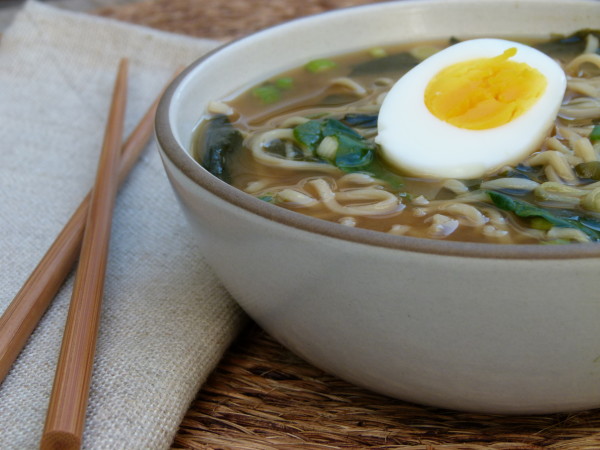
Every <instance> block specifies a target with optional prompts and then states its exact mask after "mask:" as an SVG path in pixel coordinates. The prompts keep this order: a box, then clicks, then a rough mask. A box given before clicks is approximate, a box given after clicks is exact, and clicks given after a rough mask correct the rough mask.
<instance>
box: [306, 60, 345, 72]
mask: <svg viewBox="0 0 600 450" xmlns="http://www.w3.org/2000/svg"><path fill="white" fill-rule="evenodd" d="M334 67H337V64H336V63H335V61H332V60H331V59H314V60H312V61H310V62H308V63H307V64H306V65H305V66H304V68H305V69H306V70H308V71H309V72H311V73H320V72H324V71H326V70H330V69H333V68H334Z"/></svg>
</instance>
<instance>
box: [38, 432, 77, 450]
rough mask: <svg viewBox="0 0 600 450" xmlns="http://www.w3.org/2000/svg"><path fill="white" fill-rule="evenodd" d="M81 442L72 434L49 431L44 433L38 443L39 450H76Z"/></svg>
mask: <svg viewBox="0 0 600 450" xmlns="http://www.w3.org/2000/svg"><path fill="white" fill-rule="evenodd" d="M79 448H81V440H80V439H79V437H77V436H75V435H73V434H72V433H67V432H65V431H50V432H47V433H44V435H43V436H42V441H41V442H40V450H78V449H79Z"/></svg>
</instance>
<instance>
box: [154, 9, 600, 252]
mask: <svg viewBox="0 0 600 450" xmlns="http://www.w3.org/2000/svg"><path fill="white" fill-rule="evenodd" d="M480 1H493V0H480ZM522 1H523V0H522ZM527 1H529V2H531V3H547V0H527ZM571 1H573V0H571ZM415 2H421V3H422V0H404V1H403V2H401V3H404V4H411V3H415ZM428 2H429V3H446V4H447V3H452V1H448V0H445V1H442V0H429V1H428ZM455 2H456V3H461V2H460V0H458V1H456V0H455ZM467 2H468V0H467ZM392 3H396V2H392ZM574 3H584V4H586V3H594V1H581V2H577V1H575V2H574ZM385 5H386V2H383V3H374V4H367V5H358V6H352V7H349V8H341V9H337V10H332V11H327V12H324V13H320V14H318V15H319V16H322V15H331V14H340V13H343V11H345V10H348V9H356V8H381V7H385ZM311 17H313V15H311V16H305V17H301V18H297V19H293V20H290V21H287V22H284V23H280V24H277V25H274V26H271V27H268V28H265V29H263V30H260V31H257V32H255V33H252V34H249V35H247V36H244V37H241V38H239V39H235V40H233V41H231V42H228V43H226V44H224V45H222V46H220V47H218V48H216V49H215V50H213V51H211V52H209V53H207V54H205V55H204V56H202V57H200V58H199V59H197V60H196V61H194V62H193V63H192V64H191V65H189V66H188V67H187V68H186V69H185V70H183V71H182V72H181V73H180V74H179V75H178V76H177V77H176V78H175V79H174V80H173V81H172V82H171V84H170V85H169V86H168V88H167V89H166V90H165V92H164V94H163V96H162V98H161V101H160V103H159V105H158V108H157V112H156V119H155V134H156V139H157V141H158V143H159V146H160V147H161V149H162V150H163V154H164V156H165V157H167V158H168V159H169V161H170V162H171V163H172V164H173V165H174V166H175V167H177V168H178V170H180V171H181V172H182V173H183V174H184V175H185V176H186V177H188V178H189V179H190V180H191V181H192V182H194V183H195V184H197V185H199V186H200V187H202V188H203V189H205V190H206V191H208V192H210V193H211V194H213V195H215V196H217V197H218V198H220V199H221V200H223V201H224V202H226V203H229V204H231V205H234V206H236V207H238V208H241V209H242V210H244V211H246V212H247V213H250V214H253V215H256V216H259V217H262V218H264V219H265V220H269V221H273V222H276V223H279V224H281V225H284V226H288V227H292V228H296V229H299V230H303V231H306V232H309V233H314V234H318V235H323V236H327V237H330V238H334V239H340V240H343V241H348V242H354V243H358V244H364V245H368V246H376V247H383V248H387V249H395V250H403V251H409V252H418V253H429V254H437V255H448V256H462V257H472V258H492V259H581V258H598V257H600V242H592V243H573V244H565V245H541V244H488V243H476V242H459V241H446V240H437V239H426V238H415V237H410V236H398V235H392V234H389V233H384V232H380V231H372V230H368V229H364V228H354V227H348V226H344V225H341V224H338V223H335V222H328V221H325V220H322V219H317V218H314V217H310V216H306V215H303V214H301V213H296V212H294V211H290V210H287V209H285V208H282V207H279V206H276V205H272V204H270V203H268V202H265V201H262V200H259V199H257V198H255V197H253V196H252V195H249V194H247V193H245V192H243V191H241V190H239V189H237V188H235V187H233V186H231V185H229V184H227V183H225V182H223V181H221V180H219V179H218V178H216V177H215V176H214V175H212V174H210V173H209V172H208V171H207V170H205V169H204V168H203V167H202V166H201V165H200V164H199V163H198V162H197V161H195V160H194V159H193V158H192V157H191V155H190V154H189V153H188V152H187V151H186V149H184V148H183V147H182V146H181V145H180V143H179V142H178V140H177V139H176V137H175V135H174V132H173V130H172V128H171V126H170V123H171V122H170V110H171V103H172V101H173V99H174V97H176V92H177V90H178V88H179V86H180V85H181V84H182V83H183V82H184V80H185V79H186V77H187V76H188V75H189V74H190V73H193V72H194V71H195V69H196V68H197V67H198V66H200V65H202V64H207V63H210V59H211V58H213V57H214V56H215V55H217V54H218V53H219V52H221V51H222V50H223V49H224V48H227V47H230V46H235V45H236V44H237V43H238V42H240V41H244V40H246V39H250V38H252V37H253V36H255V35H259V34H262V33H271V32H273V31H276V30H277V29H279V28H285V27H287V26H289V25H290V24H293V23H296V22H300V21H306V20H311ZM236 88H238V86H235V87H233V89H232V91H233V90H234V89H236Z"/></svg>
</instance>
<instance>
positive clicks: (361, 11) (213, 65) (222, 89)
mask: <svg viewBox="0 0 600 450" xmlns="http://www.w3.org/2000/svg"><path fill="white" fill-rule="evenodd" d="M598 23H600V5H599V4H598V2H595V1H587V0H586V1H583V0H581V1H578V0H554V1H548V0H520V1H513V0H510V1H508V0H499V1H496V0H475V1H474V0H406V1H400V2H384V3H378V4H372V5H367V6H360V7H354V8H348V9H342V10H336V11H332V12H328V13H324V14H319V15H316V16H309V17H306V18H302V19H298V20H295V21H292V22H288V23H285V24H282V25H279V26H275V27H272V28H269V29H266V30H264V31H261V32H258V33H255V34H253V35H250V36H248V37H245V38H243V39H240V40H237V41H234V42H232V43H230V44H227V45H225V46H223V47H221V48H219V49H218V50H217V51H215V52H213V53H211V54H209V55H207V56H205V57H203V58H201V59H199V60H198V61H196V62H195V63H194V64H192V65H191V66H190V67H188V68H187V69H186V70H185V71H184V72H183V73H182V74H181V75H180V76H179V77H178V78H177V79H176V80H175V81H174V82H173V84H172V85H171V87H170V88H169V90H168V91H167V92H166V94H165V96H164V98H163V101H162V102H161V104H160V106H159V110H158V114H157V122H156V124H157V137H158V140H159V143H160V145H161V148H162V149H163V151H164V153H165V155H166V157H167V158H168V159H169V160H170V161H171V162H172V163H173V164H174V165H175V166H176V167H178V168H179V169H180V170H181V171H182V172H184V173H185V174H186V175H187V176H188V177H189V178H190V179H191V180H193V181H194V182H195V183H197V184H199V185H201V186H202V187H204V188H205V189H207V190H209V191H210V192H212V193H213V194H216V195H218V196H220V197H222V198H224V199H225V200H226V201H228V202H230V203H233V204H235V205H237V206H240V207H242V208H245V209H247V210H250V211H251V212H253V213H256V214H259V215H262V216H266V217H269V218H270V219H273V220H277V221H279V222H282V223H285V224H287V225H291V226H294V227H299V228H303V229H307V230H309V231H315V232H318V233H325V234H328V235H331V236H334V237H337V238H342V239H349V240H354V241H358V242H363V243H367V244H371V245H379V246H386V247H391V248H404V249H407V248H408V249H414V250H418V251H426V252H434V253H443V254H461V255H473V256H478V257H481V256H483V257H508V258H522V257H524V256H526V257H532V258H548V257H550V258H555V257H590V256H592V257H596V256H598V255H600V248H598V247H599V246H597V245H570V246H540V245H528V246H527V245H518V246H516V245H513V246H511V245H494V244H472V243H461V242H445V241H429V240H426V239H417V238H405V237H402V236H389V235H387V234H385V233H378V232H372V231H369V230H363V229H351V228H348V227H344V226H341V225H337V224H332V223H329V222H323V221H320V220H318V219H314V218H311V217H306V216H301V217H298V216H300V215H299V214H296V213H293V212H290V211H287V210H284V209H283V208H279V207H276V206H273V205H269V204H265V202H262V201H260V200H257V199H254V198H253V197H251V196H249V195H247V194H245V193H243V192H241V191H237V190H236V189H235V188H233V187H231V186H228V185H226V184H224V183H222V182H220V181H219V180H216V178H214V177H212V175H210V174H209V173H208V172H206V171H205V170H204V169H202V167H200V165H199V164H198V163H196V162H195V161H193V159H192V158H191V156H190V154H189V148H190V142H191V140H192V134H193V131H194V129H195V127H196V126H197V124H198V122H199V121H200V119H201V118H202V116H203V115H204V114H205V113H206V105H207V104H208V103H209V102H210V101H212V100H218V99H223V98H227V97H231V96H235V95H236V94H237V93H241V92H242V91H243V90H245V89H247V88H249V87H250V86H252V85H255V84H257V83H259V82H261V81H262V80H265V79H267V78H268V77H270V76H272V75H275V74H278V73H281V72H283V71H285V70H288V69H291V68H294V67H297V66H300V65H301V64H303V63H305V62H306V61H309V60H311V59H315V58H318V57H323V56H330V55H336V54H340V53H345V52H351V51H356V50H360V49H365V48H370V47H373V46H378V45H386V44H393V43H399V42H415V41H423V40H431V39H446V38H449V37H451V36H455V37H458V38H470V37H483V36H488V37H489V36H498V37H511V36H512V37H540V38H547V37H549V36H551V35H552V34H553V33H561V34H568V33H571V32H573V31H576V30H578V29H582V28H597V27H598ZM319 222H323V223H319ZM415 241H418V242H415ZM491 247H493V248H491Z"/></svg>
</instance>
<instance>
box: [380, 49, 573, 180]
mask: <svg viewBox="0 0 600 450" xmlns="http://www.w3.org/2000/svg"><path fill="white" fill-rule="evenodd" d="M512 47H515V48H516V49H517V53H516V55H515V56H513V57H512V58H511V60H512V61H516V62H524V63H526V64H528V65H529V66H530V67H532V68H535V69H537V70H538V71H539V72H540V73H542V75H544V76H545V78H546V81H547V86H546V90H545V91H544V93H543V94H542V96H541V97H540V98H539V99H538V100H537V102H536V103H535V104H533V105H532V106H531V107H530V108H529V109H528V110H527V111H525V112H524V113H523V114H521V115H520V116H518V117H517V118H515V119H513V120H512V121H511V122H509V123H506V124H504V125H500V126H498V127H495V128H491V129H487V130H468V129H464V128H458V127H456V126H454V125H451V124H449V123H447V122H444V121H443V120H441V119H439V118H437V117H436V116H434V115H433V114H432V113H431V112H430V111H429V109H428V108H427V106H426V105H425V102H424V96H425V89H426V88H427V85H428V83H429V82H430V80H431V79H432V78H433V77H434V76H435V75H436V74H437V73H438V72H440V71H441V70H442V69H444V68H446V67H448V66H450V65H453V64H456V63H459V62H462V61H467V60H471V59H476V58H491V57H495V56H498V55H501V54H502V53H503V52H504V51H505V50H507V49H509V48H512ZM565 89H566V76H565V74H564V71H563V70H562V68H561V67H560V66H559V65H558V64H557V63H556V62H555V61H554V60H553V59H551V58H550V57H548V56H547V55H545V54H544V53H542V52H540V51H538V50H536V49H534V48H532V47H529V46H526V45H523V44H520V43H517V42H511V41H506V40H502V39H475V40H469V41H464V42H462V43H459V44H455V45H453V46H451V47H448V48H446V49H444V50H442V51H441V52H439V53H436V54H434V55H432V56H430V57H429V58H427V59H426V60H425V61H423V62H421V63H420V64H419V65H418V66H416V67H414V68H413V69H412V70H410V71H409V72H408V73H406V74H405V75H404V76H403V77H401V78H400V79H399V80H398V81H397V82H396V83H395V84H394V86H392V89H391V90H390V91H389V93H388V94H387V95H386V97H385V99H384V101H383V104H382V106H381V109H380V112H379V119H378V135H377V137H376V138H375V141H376V142H377V143H378V144H379V145H380V147H381V152H382V156H383V158H384V159H385V160H386V161H387V162H388V163H389V164H391V165H392V166H394V167H396V168H398V169H399V170H400V172H402V173H404V174H406V175H411V176H419V177H426V178H460V179H473V178H479V177H481V176H483V175H485V174H488V173H491V172H494V171H495V170H498V169H500V168H501V167H503V166H505V165H513V164H517V163H518V162H520V161H522V160H523V159H524V158H525V157H526V156H527V155H528V154H530V153H531V152H533V151H534V150H535V149H536V148H538V147H539V145H540V144H541V143H542V141H543V139H544V138H545V137H546V136H547V135H548V132H549V130H550V129H551V128H552V126H553V123H554V120H555V118H556V114H557V113H558V109H559V108H560V105H561V102H562V99H563V96H564V92H565Z"/></svg>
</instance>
